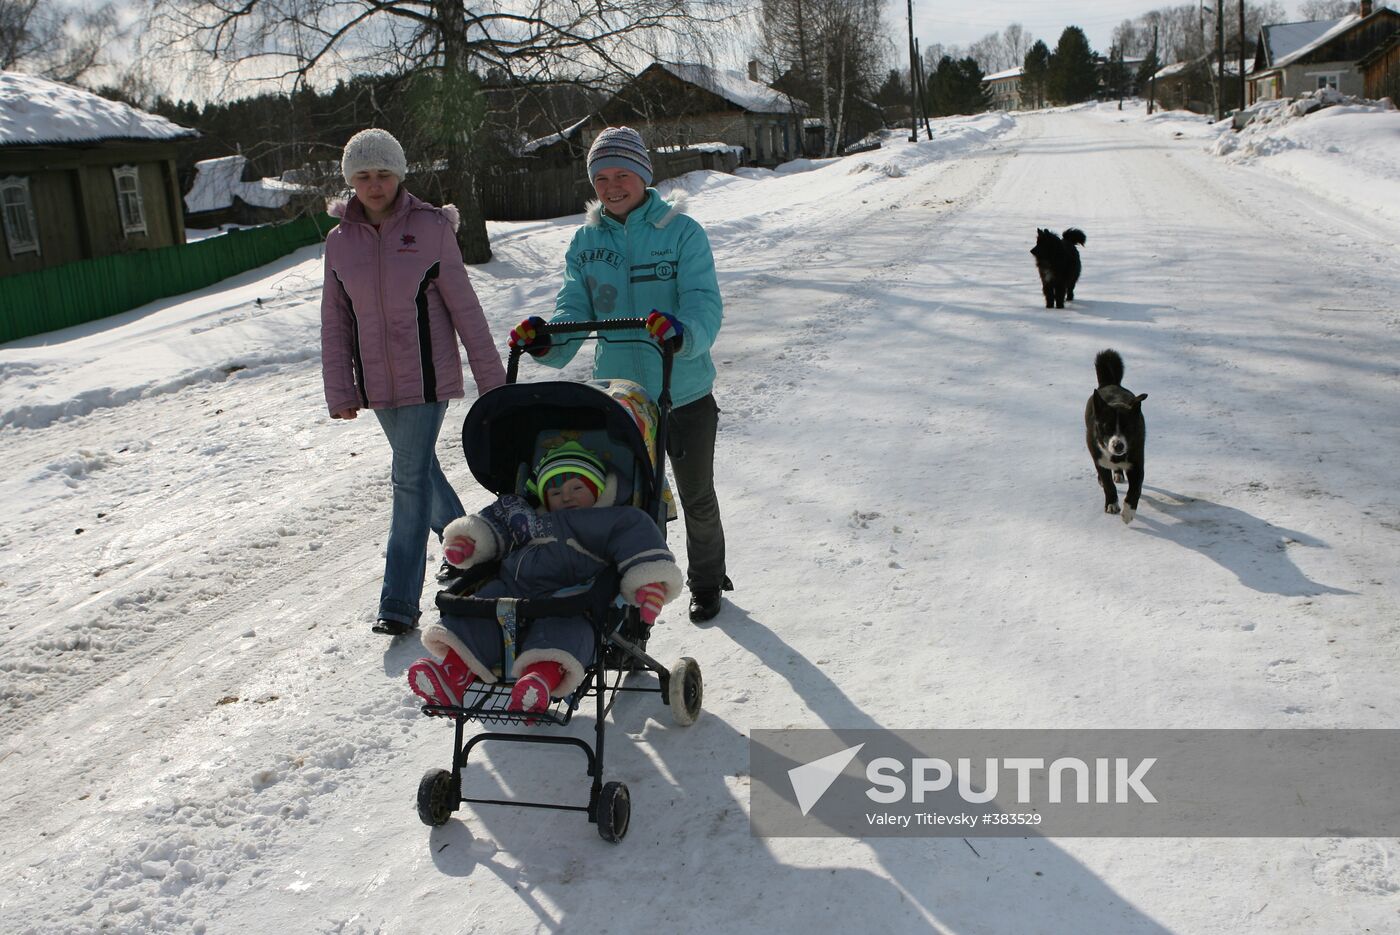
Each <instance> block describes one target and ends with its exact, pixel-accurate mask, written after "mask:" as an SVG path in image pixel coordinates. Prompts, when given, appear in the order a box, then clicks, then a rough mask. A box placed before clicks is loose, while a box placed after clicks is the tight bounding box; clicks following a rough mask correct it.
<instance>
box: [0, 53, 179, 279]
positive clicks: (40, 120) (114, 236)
mask: <svg viewBox="0 0 1400 935" xmlns="http://www.w3.org/2000/svg"><path fill="white" fill-rule="evenodd" d="M197 135H198V134H197V133H196V131H194V130H191V129H188V128H186V127H182V126H179V125H177V124H174V123H171V122H170V121H169V120H166V119H165V118H164V117H158V116H156V115H155V114H149V113H146V112H145V111H142V110H138V109H136V108H135V107H131V106H129V105H127V104H121V103H118V102H116V101H109V100H107V99H106V98H103V97H99V96H98V95H96V94H92V93H90V92H88V91H83V90H81V89H79V88H74V87H71V86H69V85H65V84H59V83H57V82H54V81H47V80H45V79H43V78H36V77H34V76H32V75H25V74H21V73H19V72H12V71H4V72H0V238H3V246H0V276H5V275H9V274H12V273H23V272H29V271H32V270H37V269H43V268H45V267H49V266H57V265H60V264H63V263H70V262H73V261H74V260H83V259H88V258H91V257H100V256H108V255H110V254H114V253H127V252H131V251H134V250H147V249H151V248H154V247H165V246H170V245H172V244H181V243H184V242H185V224H184V212H183V211H182V210H181V200H180V188H179V182H178V176H177V174H176V170H175V156H176V152H175V150H176V146H175V144H176V141H178V140H183V139H188V138H190V137H194V136H197Z"/></svg>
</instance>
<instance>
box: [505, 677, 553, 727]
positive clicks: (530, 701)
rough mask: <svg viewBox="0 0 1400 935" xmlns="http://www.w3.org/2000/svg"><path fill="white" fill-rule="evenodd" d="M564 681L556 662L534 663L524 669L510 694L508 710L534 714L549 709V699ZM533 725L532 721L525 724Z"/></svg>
mask: <svg viewBox="0 0 1400 935" xmlns="http://www.w3.org/2000/svg"><path fill="white" fill-rule="evenodd" d="M562 681H564V667H563V666H561V665H560V664H559V663H557V662H535V663H531V664H530V665H528V666H526V667H525V671H524V672H522V673H521V674H520V678H518V679H516V681H515V688H513V689H512V690H511V693H510V706H509V707H510V710H512V711H524V712H526V713H529V714H534V713H537V712H539V711H543V710H545V709H546V708H548V707H549V697H550V695H552V694H553V693H554V690H555V689H556V688H558V687H559V683H560V682H562ZM525 723H526V724H534V723H535V721H534V720H529V721H526V722H525Z"/></svg>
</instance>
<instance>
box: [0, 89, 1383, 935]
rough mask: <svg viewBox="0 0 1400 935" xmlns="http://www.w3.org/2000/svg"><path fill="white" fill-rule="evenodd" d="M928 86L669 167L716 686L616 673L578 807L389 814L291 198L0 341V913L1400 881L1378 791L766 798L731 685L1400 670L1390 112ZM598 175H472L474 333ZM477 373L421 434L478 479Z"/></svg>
mask: <svg viewBox="0 0 1400 935" xmlns="http://www.w3.org/2000/svg"><path fill="white" fill-rule="evenodd" d="M932 130H933V133H932V138H931V139H928V138H921V139H920V140H919V141H918V142H914V143H911V142H909V141H907V140H906V139H905V138H904V135H903V133H894V134H891V135H890V136H888V137H887V138H886V139H885V141H884V145H883V147H882V148H881V149H879V150H876V151H872V152H866V153H861V154H859V155H854V156H851V157H848V158H844V159H834V160H819V161H810V160H807V161H800V162H796V163H792V164H789V165H787V166H784V167H782V168H781V170H780V171H767V170H749V169H746V170H742V171H740V172H738V173H736V174H734V175H725V174H720V173H709V172H697V173H690V174H687V175H685V176H682V177H681V178H678V179H673V180H667V181H665V182H663V183H662V184H661V185H660V191H661V192H662V193H663V194H664V195H665V196H666V197H669V198H673V199H679V198H680V197H681V196H682V195H684V196H685V197H686V199H687V206H686V210H687V211H688V212H689V213H690V214H692V215H693V216H694V217H695V218H697V219H698V220H699V221H701V222H702V223H703V224H704V225H705V227H706V230H707V232H708V235H709V239H710V241H711V243H712V244H713V245H714V250H715V257H716V267H717V270H718V272H719V277H720V284H721V289H722V292H723V294H724V297H725V306H726V307H725V324H724V328H723V330H722V331H721V333H720V337H719V341H718V343H717V344H716V346H715V348H714V351H713V354H714V358H715V361H716V364H717V369H718V373H719V376H718V381H717V384H716V390H715V392H716V396H717V398H718V403H719V406H720V408H721V410H722V413H721V417H720V418H721V421H720V434H719V440H718V443H717V450H716V465H717V470H716V484H717V489H718V495H719V500H720V504H721V509H722V513H723V516H724V521H725V527H726V533H727V539H728V571H729V573H730V577H731V578H732V579H733V581H734V583H735V585H736V589H735V590H734V591H732V592H730V593H729V594H727V595H726V603H725V606H724V609H723V611H722V612H721V614H720V615H719V616H718V617H717V618H716V619H715V620H714V621H713V622H712V623H711V624H709V625H707V626H702V627H697V626H693V625H692V624H690V623H689V622H688V620H687V619H686V616H685V612H684V608H685V604H686V595H684V594H682V595H681V596H680V599H679V600H678V601H677V602H676V603H675V604H672V605H668V606H667V607H666V608H665V609H664V610H663V611H662V615H661V622H660V623H658V625H657V630H656V631H655V632H654V634H653V636H652V639H651V643H650V645H649V650H650V651H651V652H652V653H653V654H654V655H655V656H656V657H657V658H658V659H660V660H662V661H663V662H664V663H665V664H667V665H670V664H672V663H674V662H675V661H676V660H678V659H679V658H681V657H683V656H685V657H691V658H693V659H695V660H696V661H697V662H698V663H699V665H700V666H701V668H702V671H703V675H704V686H705V696H704V711H703V714H702V715H701V717H700V720H699V721H698V722H697V723H695V724H694V725H692V726H689V727H682V726H679V725H678V724H677V723H675V721H674V720H673V719H672V718H671V716H670V713H669V711H668V710H667V708H666V707H665V705H664V704H660V703H658V702H657V700H656V698H655V696H654V695H640V694H638V695H631V694H629V695H627V696H625V697H622V698H620V699H619V700H618V701H617V703H616V705H615V706H614V708H613V711H612V713H611V714H610V715H609V718H608V725H607V756H606V762H605V778H607V779H608V780H609V781H623V782H626V783H627V785H628V787H629V789H630V793H631V798H632V806H633V811H632V826H631V831H630V833H629V834H628V836H627V838H626V839H625V840H624V841H623V842H622V843H621V844H618V845H612V844H608V843H606V842H604V841H603V840H601V838H600V837H599V836H598V834H597V833H596V831H595V829H594V828H593V827H592V826H590V825H589V823H588V822H587V821H586V819H585V818H584V817H583V816H582V815H579V814H577V813H550V812H539V811H532V810H527V809H513V808H508V807H504V806H490V805H480V806H470V807H463V808H462V809H461V810H459V811H458V812H457V813H456V814H455V815H454V816H453V817H452V818H451V819H450V820H449V821H448V822H447V823H446V824H444V825H442V826H441V827H437V828H432V829H429V828H427V827H425V826H424V825H423V824H421V823H420V821H419V819H418V817H417V815H416V813H415V806H414V799H415V793H416V789H417V787H418V783H419V780H420V777H422V776H423V775H424V773H425V771H427V770H435V769H441V768H443V767H445V766H447V765H448V764H449V763H450V760H451V746H452V740H451V734H452V731H451V727H450V725H448V724H444V723H442V722H440V721H436V720H432V719H428V718H425V717H423V716H422V715H421V713H420V711H419V707H418V704H417V703H416V699H415V698H414V697H413V696H412V695H411V694H410V693H409V691H408V689H407V686H406V683H405V670H406V669H407V667H408V666H409V665H410V664H411V663H412V662H413V661H414V660H415V659H416V658H417V657H418V656H419V655H420V654H421V653H422V649H421V646H420V645H419V643H418V641H417V640H416V638H413V637H408V638H403V639H398V640H393V641H390V640H386V639H385V638H384V637H382V636H379V635H377V634H373V633H371V632H370V625H371V624H372V623H373V620H374V616H375V614H374V610H375V607H376V603H377V597H378V593H379V585H380V574H381V571H382V567H383V536H384V532H385V530H386V529H387V527H388V516H389V483H388V471H389V458H388V445H387V444H386V443H385V441H384V439H383V437H382V435H381V433H380V431H379V428H378V426H377V424H376V422H375V420H374V419H372V418H360V419H357V420H355V421H353V422H349V423H345V422H335V421H332V420H330V419H329V418H328V417H327V415H326V412H325V403H324V398H323V389H322V381H321V374H320V361H319V354H320V344H319V338H318V334H319V296H320V291H321V285H322V282H321V279H322V262H321V257H320V255H319V248H318V247H314V246H313V247H308V248H304V249H303V250H300V251H298V252H296V253H294V254H292V255H290V256H288V257H286V258H284V259H282V260H279V261H277V262H275V263H273V264H270V265H268V266H266V267H262V268H259V269H256V270H252V271H250V272H248V273H246V274H243V275H240V276H236V277H233V278H231V279H229V280H226V281H224V282H222V283H219V284H217V285H215V286H213V287H210V288H208V289H204V290H201V291H199V292H196V293H192V294H189V295H183V296H176V297H172V298H169V299H166V300H162V301H160V302H157V303H154V304H151V305H148V306H145V307H142V308H139V309H135V310H133V311H131V312H128V313H125V314H122V315H117V316H114V317H112V318H109V319H105V320H102V321H99V322H95V323H91V324H89V325H86V326H83V327H79V328H73V329H68V330H66V331H61V332H55V333H51V334H46V335H41V336H36V337H34V338H31V339H27V340H21V341H15V342H11V343H9V344H6V345H3V346H0V450H3V452H4V456H5V470H4V471H3V472H0V634H4V637H3V639H0V728H3V729H0V790H3V794H0V876H3V878H4V880H5V887H4V897H3V899H0V931H3V932H6V933H15V935H59V933H63V935H66V933H75V935H76V933H88V932H94V931H103V932H106V933H110V935H153V933H167V932H169V933H177V932H178V933H181V935H188V933H194V935H221V933H241V932H274V931H297V932H307V933H316V935H321V933H328V935H329V933H334V935H408V933H418V932H435V933H442V935H459V933H461V935H464V933H468V932H483V931H490V932H495V933H501V935H514V933H523V932H540V931H563V932H600V931H608V932H613V933H619V935H628V933H633V932H635V933H644V932H656V931H670V932H681V933H690V932H695V933H710V932H715V931H724V932H733V933H737V935H771V933H774V932H794V931H823V932H824V931H880V932H891V933H906V932H935V933H947V935H1001V933H1006V932H1017V933H1025V935H1066V933H1083V932H1113V933H1115V935H1164V933H1173V935H1175V933H1181V935H1187V933H1189V935H1313V933H1317V932H1343V931H1346V932H1363V931H1367V930H1369V931H1372V932H1383V931H1394V930H1395V928H1396V925H1395V922H1396V919H1397V916H1398V915H1400V840H1397V839H1396V838H1384V837H1333V838H1273V839H1259V838H1244V839H1239V838H1227V837H1192V838H1131V837H1119V838H1108V839H1105V838H1069V837H1038V836H1034V835H1031V836H1026V837H1011V838H988V837H982V836H976V835H968V836H966V837H964V838H963V839H959V838H958V837H951V838H927V837H919V838H899V837H889V838H884V837H866V838H860V839H847V838H776V837H773V838H769V837H758V836H755V835H754V834H752V833H751V828H750V824H749V816H750V812H751V808H752V802H753V799H752V797H751V795H752V789H753V788H754V786H755V783H756V780H755V778H754V776H753V774H752V769H751V763H750V757H749V748H748V737H749V736H750V734H751V732H752V731H754V730H757V729H760V728H783V727H803V728H832V729H843V730H845V729H855V728H861V729H880V728H928V727H945V728H948V727H951V728H1005V727H1022V728H1052V729H1067V728H1115V727H1116V728H1135V729H1154V728H1188V729H1189V728H1205V727H1209V728H1221V727H1233V728H1280V729H1282V728H1298V727H1314V728H1331V727H1351V728H1369V727H1393V726H1394V725H1395V724H1396V723H1397V722H1400V682H1397V680H1396V678H1395V673H1396V671H1397V670H1400V641H1397V640H1396V638H1395V637H1396V631H1395V626H1396V620H1397V614H1396V608H1397V605H1400V529H1397V526H1396V523H1395V517H1396V515H1397V512H1400V502H1397V494H1396V490H1395V484H1394V477H1395V470H1394V458H1395V452H1396V451H1397V450H1400V397H1398V396H1397V394H1396V392H1395V387H1396V381H1397V369H1396V361H1397V360H1400V309H1397V307H1396V304H1395V297H1396V296H1397V295H1400V268H1398V267H1397V265H1396V264H1395V262H1394V259H1395V256H1396V253H1397V251H1398V250H1400V147H1397V146H1395V145H1394V141H1395V140H1396V139H1397V137H1400V113H1397V112H1396V111H1395V110H1393V109H1391V110H1383V109H1381V108H1379V107H1375V106H1365V105H1342V106H1337V107H1332V108H1328V109H1325V110H1322V111H1319V112H1317V113H1314V114H1312V115H1309V116H1306V117H1297V116H1295V115H1293V114H1291V113H1290V111H1289V110H1288V109H1287V108H1285V107H1278V108H1275V109H1272V110H1269V111H1265V112H1264V113H1263V114H1262V116H1261V118H1260V120H1259V121H1258V123H1257V125H1252V126H1251V128H1250V129H1248V130H1247V131H1246V132H1244V133H1242V134H1238V135H1237V134H1233V133H1231V132H1229V131H1228V130H1226V129H1225V128H1223V127H1217V126H1213V125H1212V124H1211V123H1210V122H1209V121H1208V120H1207V119H1206V118H1203V117H1199V116H1195V115H1190V114H1182V113H1158V114H1155V115H1152V116H1151V117H1149V116H1147V115H1146V113H1145V110H1144V108H1143V106H1142V104H1141V103H1140V102H1131V101H1130V102H1128V103H1127V104H1125V105H1124V107H1123V108H1122V109H1121V110H1120V109H1118V108H1117V107H1116V106H1114V105H1112V104H1106V105H1085V106H1080V107H1075V108H1069V109H1061V110H1052V111H1046V112H1039V113H1017V114H984V115H979V116H977V117H959V118H948V119H945V120H939V121H935V122H934V123H933V125H932ZM581 220H582V218H581V216H573V217H566V218H556V219H549V220H541V221H530V222H515V223H494V222H493V223H492V224H491V225H490V226H489V232H490V235H491V240H492V246H493V250H494V251H495V258H494V259H493V260H492V261H491V262H490V263H487V264H483V265H481V266H476V267H472V269H471V276H472V279H473V282H474V283H475V287H476V290H477V292H478V294H479V295H480V297H481V301H482V305H483V307H484V309H485V313H486V315H487V319H488V322H489V324H490V326H491V329H492V332H493V334H495V335H497V336H498V338H499V340H500V342H501V343H502V344H504V341H505V336H506V335H507V333H508V331H509V329H510V327H511V326H512V325H514V324H515V323H516V322H518V321H519V320H520V319H521V318H522V317H524V316H525V315H528V314H532V313H539V314H548V313H549V309H550V308H552V302H553V296H554V293H555V291H556V290H557V287H558V282H559V276H560V274H561V273H560V270H561V265H562V257H563V254H564V251H565V248H566V246H567V244H568V242H569V238H570V236H571V234H572V232H573V231H574V230H575V228H576V227H577V225H578V224H579V223H580V222H581ZM1069 226H1075V227H1078V228H1080V229H1081V230H1083V231H1084V232H1085V233H1086V234H1087V243H1086V245H1085V246H1084V248H1083V249H1082V250H1081V256H1082V262H1083V275H1082V277H1081V278H1080V280H1079V284H1078V288H1077V289H1076V295H1075V299H1074V301H1073V302H1071V303H1069V305H1068V307H1066V308H1065V309H1060V310H1053V309H1046V308H1044V304H1043V301H1042V297H1041V292H1040V285H1039V282H1038V281H1037V277H1036V271H1035V268H1034V266H1033V265H1032V260H1031V257H1030V254H1029V252H1028V251H1029V249H1030V247H1031V246H1032V244H1033V243H1034V240H1035V231H1036V228H1037V227H1051V228H1054V229H1056V230H1060V229H1063V228H1065V227H1069ZM1105 347H1113V348H1115V349H1116V350H1118V351H1119V352H1120V354H1121V355H1122V357H1123V359H1124V361H1125V364H1126V375H1125V383H1126V384H1127V386H1128V387H1130V388H1131V390H1132V391H1133V392H1135V393H1147V394H1148V398H1147V400H1146V401H1145V402H1144V409H1143V411H1144V415H1145V418H1146V420H1147V427H1148V441H1147V449H1146V483H1145V486H1144V488H1143V498H1142V502H1141V504H1140V506H1139V511H1138V513H1137V515H1136V517H1135V518H1134V519H1133V520H1132V522H1131V523H1128V524H1125V523H1124V522H1122V520H1121V518H1120V517H1119V516H1113V515H1109V514H1106V513H1105V512H1104V508H1103V496H1102V494H1101V493H1100V491H1099V489H1098V487H1097V484H1096V481H1095V477H1094V473H1093V470H1092V467H1091V462H1090V459H1089V456H1088V453H1087V451H1086V450H1085V442H1084V429H1083V411H1084V408H1085V401H1086V399H1087V398H1088V396H1089V394H1090V393H1091V392H1092V391H1093V388H1094V386H1095V379H1094V373H1093V359H1094V356H1095V354H1096V353H1097V352H1098V351H1099V350H1101V349H1102V348H1105ZM586 357H587V355H580V358H581V359H580V360H579V361H576V362H575V364H573V365H571V368H570V369H568V370H566V371H564V372H563V374H562V375H561V374H559V373H557V372H555V371H544V370H543V369H542V368H540V367H536V366H533V365H531V364H529V363H528V362H527V364H526V369H525V370H524V372H523V378H524V379H527V380H537V379H555V378H558V377H560V376H562V377H563V378H564V379H582V378H585V377H586V376H587V370H586V364H585V362H584V360H583V359H582V358H586ZM471 402H472V400H471V399H470V398H469V399H466V400H459V401H454V402H453V403H452V404H451V406H450V407H449V410H448V417H447V427H446V428H445V429H444V431H443V433H442V437H441V439H440V441H439V445H438V455H439V459H440V461H441V462H442V464H443V465H444V470H445V471H446V473H447V476H448V477H449V478H450V479H451V481H452V482H453V484H454V485H456V489H457V490H458V492H459V493H460V494H461V496H462V498H463V500H464V502H465V503H466V505H467V507H468V509H471V510H475V509H479V508H481V507H482V506H484V505H486V504H487V503H489V502H490V500H491V495H490V494H489V493H488V492H487V491H484V490H482V489H481V488H480V487H479V486H477V485H476V484H475V482H474V481H473V480H472V479H471V477H470V475H469V473H468V472H467V469H466V467H465V464H464V462H463V458H462V452H461V449H460V441H459V434H458V431H457V427H458V426H460V425H461V422H462V419H463V417H464V415H465V413H466V411H467V408H468V407H469V405H470V404H471ZM668 538H669V541H670V543H671V545H672V547H673V548H675V549H677V550H678V553H679V557H680V558H681V560H682V563H683V562H684V551H685V548H684V547H685V543H684V536H683V535H682V534H681V530H680V528H679V527H677V526H673V527H671V529H670V530H669V537H668ZM429 557H430V562H429V568H430V569H431V568H435V567H436V565H437V546H436V545H434V546H432V547H430V556H429ZM431 593H432V592H431V590H428V591H426V592H425V603H426V601H428V600H430V599H431ZM593 727H594V722H593V719H592V716H591V715H590V714H588V713H587V712H581V713H580V714H579V715H578V716H577V717H576V718H575V719H574V722H573V723H572V724H571V725H570V726H569V727H568V728H566V729H564V730H563V731H550V732H549V733H550V734H551V735H555V734H562V735H566V736H571V737H580V738H592V736H593ZM538 730H539V731H541V732H544V731H545V729H544V728H539V729H538ZM466 777H467V780H468V782H469V791H475V792H476V793H477V794H478V796H484V797H495V798H505V799H510V800H515V801H518V800H521V799H528V800H533V801H554V802H577V801H579V797H580V796H583V797H586V792H587V782H588V778H587V776H586V775H585V771H584V762H583V758H582V756H581V755H579V754H578V753H577V751H574V750H571V749H567V748H566V749H563V750H560V749H557V748H554V749H546V748H541V747H535V746H530V747H524V746H521V745H513V749H508V750H507V749H498V748H492V747H491V746H490V745H487V746H486V747H484V748H478V751H477V752H475V753H473V755H472V759H471V761H470V763H469V766H468V768H467V770H466ZM1284 778H1286V777H1283V778H1281V777H1278V776H1270V777H1269V782H1270V783H1271V784H1275V785H1276V784H1278V783H1279V782H1281V781H1283V779H1284ZM1344 780H1345V777H1343V780H1342V781H1344ZM776 791H781V790H776ZM1362 792H1363V794H1367V793H1369V792H1370V790H1369V789H1367V790H1362ZM832 794H835V793H832ZM1362 830H1363V831H1364V830H1365V829H1362ZM642 888H644V889H645V898H642V897H641V896H638V897H637V898H632V896H631V895H630V894H633V893H636V892H637V891H638V890H639V889H642ZM779 894H780V895H779Z"/></svg>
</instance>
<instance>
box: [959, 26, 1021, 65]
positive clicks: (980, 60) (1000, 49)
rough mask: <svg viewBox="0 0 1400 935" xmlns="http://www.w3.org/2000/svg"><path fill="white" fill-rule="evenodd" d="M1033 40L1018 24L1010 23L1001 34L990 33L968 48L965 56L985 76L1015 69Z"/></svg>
mask: <svg viewBox="0 0 1400 935" xmlns="http://www.w3.org/2000/svg"><path fill="white" fill-rule="evenodd" d="M1034 44H1035V38H1034V37H1033V36H1031V34H1030V33H1028V32H1026V28H1025V27H1024V26H1022V25H1021V24H1020V23H1012V24H1011V25H1010V26H1007V27H1006V28H1005V29H1003V30H1002V31H1001V32H999V33H997V32H991V33H987V35H985V36H983V37H982V38H981V39H978V40H977V41H976V42H974V43H972V45H971V46H969V47H968V50H967V55H965V56H963V57H964V58H966V57H971V58H972V59H974V60H975V61H976V62H977V67H978V68H981V69H982V71H983V72H984V73H985V74H988V75H994V74H996V73H997V72H999V71H1006V70H1007V69H1009V68H1015V67H1017V66H1018V65H1020V64H1021V63H1022V62H1023V61H1025V58H1026V53H1027V52H1028V51H1030V48H1031V46H1032V45H1034Z"/></svg>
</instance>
